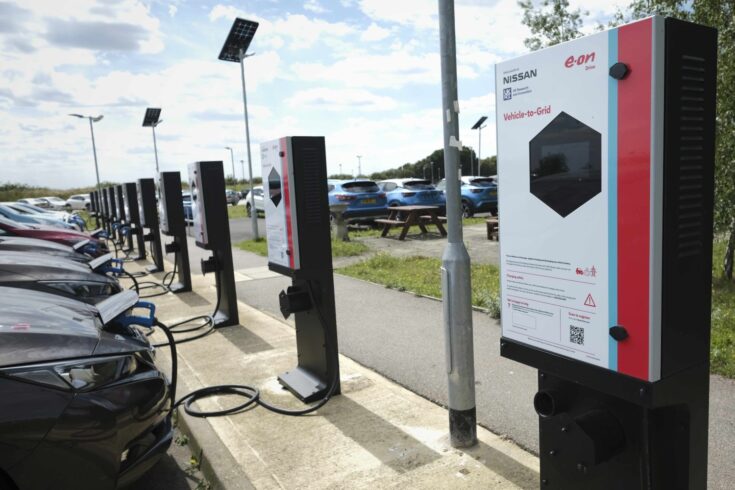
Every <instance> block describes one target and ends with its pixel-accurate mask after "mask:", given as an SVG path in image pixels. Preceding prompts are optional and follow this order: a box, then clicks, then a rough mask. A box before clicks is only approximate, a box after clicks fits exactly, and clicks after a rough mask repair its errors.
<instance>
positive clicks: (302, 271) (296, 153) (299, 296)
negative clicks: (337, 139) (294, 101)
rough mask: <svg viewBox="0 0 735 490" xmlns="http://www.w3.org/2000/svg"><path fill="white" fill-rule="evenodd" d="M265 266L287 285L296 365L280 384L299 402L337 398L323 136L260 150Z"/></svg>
mask: <svg viewBox="0 0 735 490" xmlns="http://www.w3.org/2000/svg"><path fill="white" fill-rule="evenodd" d="M261 162H262V165H263V173H262V175H263V185H264V186H265V189H266V190H267V193H266V195H265V199H264V204H265V221H266V234H267V238H268V267H269V268H270V269H271V270H273V271H275V272H278V273H280V274H283V275H285V276H288V277H290V278H291V279H292V286H290V287H289V288H288V289H287V290H286V291H281V294H280V297H279V299H280V306H281V312H282V313H283V315H284V316H285V317H286V318H288V316H289V315H291V314H293V315H294V317H295V321H296V349H297V353H298V365H297V366H296V367H295V368H294V369H292V370H291V371H288V372H286V373H284V374H281V375H280V376H279V377H278V381H279V382H280V383H281V385H283V386H284V387H285V388H287V389H288V390H289V391H291V392H292V393H293V394H294V395H296V396H297V397H298V398H299V399H300V400H302V401H303V402H305V403H309V402H312V401H314V400H317V399H319V398H321V397H323V396H324V395H325V393H327V391H328V390H329V388H330V386H331V385H332V384H333V383H336V386H335V388H334V391H333V394H339V392H340V387H339V357H338V348H337V318H336V313H335V306H334V278H333V272H332V242H331V234H330V224H329V202H328V199H327V157H326V150H325V144H324V138H323V137H306V136H292V137H286V138H281V139H278V140H275V141H270V142H268V143H263V144H262V145H261Z"/></svg>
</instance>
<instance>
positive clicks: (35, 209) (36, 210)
mask: <svg viewBox="0 0 735 490" xmlns="http://www.w3.org/2000/svg"><path fill="white" fill-rule="evenodd" d="M18 206H22V207H23V208H25V209H27V210H29V211H32V212H34V213H45V212H46V210H45V209H43V208H39V207H38V206H34V205H33V204H26V203H20V202H19V203H18Z"/></svg>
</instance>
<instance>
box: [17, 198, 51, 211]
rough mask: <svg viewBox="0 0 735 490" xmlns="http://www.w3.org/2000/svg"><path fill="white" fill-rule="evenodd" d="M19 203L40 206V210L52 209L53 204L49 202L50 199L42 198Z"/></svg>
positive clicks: (27, 199)
mask: <svg viewBox="0 0 735 490" xmlns="http://www.w3.org/2000/svg"><path fill="white" fill-rule="evenodd" d="M18 202H22V203H24V204H31V205H32V206H38V207H39V208H44V209H47V208H50V207H51V203H50V202H48V199H45V198H42V197H27V198H25V199H18Z"/></svg>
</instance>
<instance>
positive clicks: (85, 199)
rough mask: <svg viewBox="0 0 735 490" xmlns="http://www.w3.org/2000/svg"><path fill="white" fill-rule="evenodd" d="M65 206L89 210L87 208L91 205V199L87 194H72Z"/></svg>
mask: <svg viewBox="0 0 735 490" xmlns="http://www.w3.org/2000/svg"><path fill="white" fill-rule="evenodd" d="M65 206H66V208H68V209H86V210H87V211H89V208H90V207H91V206H92V200H91V199H90V197H89V194H74V195H73V196H69V199H67V200H66V204H65Z"/></svg>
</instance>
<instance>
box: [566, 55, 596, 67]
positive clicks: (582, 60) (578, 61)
mask: <svg viewBox="0 0 735 490" xmlns="http://www.w3.org/2000/svg"><path fill="white" fill-rule="evenodd" d="M594 62H595V53H594V51H593V52H592V53H587V54H581V55H579V56H570V57H569V58H567V59H566V61H564V66H566V67H567V68H571V67H573V66H575V65H576V66H582V65H587V64H589V63H594Z"/></svg>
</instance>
